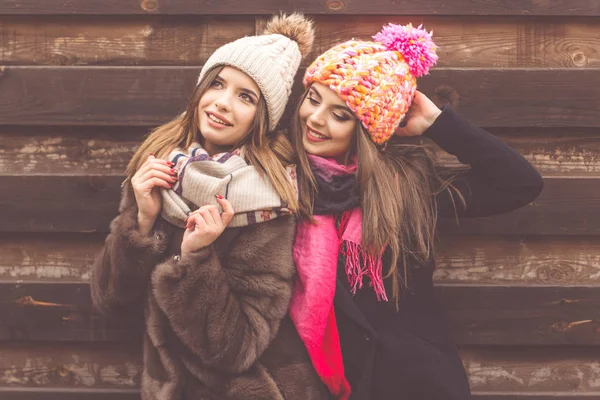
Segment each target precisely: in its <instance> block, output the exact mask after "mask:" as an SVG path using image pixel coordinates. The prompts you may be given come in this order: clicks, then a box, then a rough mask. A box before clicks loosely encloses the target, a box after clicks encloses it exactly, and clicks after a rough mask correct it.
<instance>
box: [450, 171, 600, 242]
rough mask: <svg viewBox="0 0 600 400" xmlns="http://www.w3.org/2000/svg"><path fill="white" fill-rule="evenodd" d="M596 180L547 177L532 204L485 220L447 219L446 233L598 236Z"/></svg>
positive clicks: (599, 204) (599, 219) (599, 209)
mask: <svg viewBox="0 0 600 400" xmlns="http://www.w3.org/2000/svg"><path fill="white" fill-rule="evenodd" d="M595 182H596V180H595V179H586V178H581V179H578V178H565V179H562V178H548V179H545V180H544V190H543V191H542V193H541V194H540V196H539V197H538V198H537V199H536V200H535V201H534V202H532V203H531V204H529V205H527V206H525V207H522V208H520V209H518V210H516V211H513V212H510V213H506V214H500V215H495V216H490V217H484V218H462V219H460V220H459V221H458V224H457V221H456V220H455V219H450V218H445V219H442V220H440V223H439V230H440V232H442V233H443V234H470V235H473V234H476V235H490V234H498V235H597V234H600V226H599V225H598V224H600V202H599V201H600V189H598V190H596V185H595Z"/></svg>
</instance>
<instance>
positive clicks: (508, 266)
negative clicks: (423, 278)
mask: <svg viewBox="0 0 600 400" xmlns="http://www.w3.org/2000/svg"><path fill="white" fill-rule="evenodd" d="M434 278H435V280H436V282H437V283H472V284H478V285H481V284H495V285H522V286H528V287H532V286H537V285H556V286H562V285H565V286H568V285H590V286H598V285H599V284H600V240H598V239H597V238H595V237H577V236H575V237H539V236H528V237H524V238H520V237H509V236H483V237H480V236H444V237H441V238H440V240H439V245H438V248H437V265H436V271H435V274H434Z"/></svg>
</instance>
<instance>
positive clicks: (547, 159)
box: [0, 128, 600, 178]
mask: <svg viewBox="0 0 600 400" xmlns="http://www.w3.org/2000/svg"><path fill="white" fill-rule="evenodd" d="M490 131H491V132H492V133H493V134H494V135H496V136H497V137H499V138H500V139H501V140H502V141H504V142H505V143H507V144H508V145H509V146H511V147H512V148H514V149H515V150H517V151H518V152H519V153H520V154H521V155H522V156H523V157H525V158H526V159H527V161H529V162H530V163H531V164H532V165H533V166H534V167H535V168H536V169H537V170H538V171H539V172H540V174H542V176H544V177H567V176H568V177H594V178H595V177H600V130H599V129H597V128H590V129H583V128H580V129H572V130H571V129H568V130H567V129H564V128H554V129H550V128H525V129H518V128H516V129H515V128H504V129H502V128H496V129H490ZM437 154H438V159H439V162H440V163H441V164H442V165H444V166H447V167H460V163H459V162H458V160H457V159H456V158H455V157H453V156H450V155H449V154H448V153H445V152H444V151H442V150H438V153H437ZM0 160H1V159H0ZM0 162H1V161H0Z"/></svg>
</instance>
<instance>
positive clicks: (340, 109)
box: [290, 24, 542, 400]
mask: <svg viewBox="0 0 600 400" xmlns="http://www.w3.org/2000/svg"><path fill="white" fill-rule="evenodd" d="M437 58H438V57H437V55H436V46H435V44H434V43H433V41H432V35H431V33H429V32H427V31H425V30H424V29H422V28H421V27H420V26H419V27H413V26H412V25H407V26H400V25H393V24H389V25H387V26H385V27H384V28H383V29H382V30H381V32H379V33H378V34H377V35H375V36H374V37H373V41H357V40H351V41H347V42H345V43H342V44H339V45H337V46H334V47H333V48H331V49H329V50H327V51H326V52H325V53H323V54H322V55H320V56H319V57H318V58H317V59H316V60H315V61H314V62H313V63H312V65H310V66H309V67H308V69H307V71H306V75H305V76H304V85H305V86H306V92H305V94H304V97H303V99H302V101H301V103H300V105H299V107H298V109H297V112H296V114H295V116H294V121H293V124H292V128H291V139H292V142H293V144H294V146H295V149H296V153H297V156H298V161H297V164H298V187H299V194H300V206H301V210H302V213H303V215H304V218H303V219H302V220H301V221H300V223H299V224H298V228H297V235H296V239H295V244H294V261H295V263H296V267H297V269H298V279H297V281H296V285H295V288H294V291H293V294H292V301H291V304H290V315H291V318H292V320H293V322H294V324H295V326H296V329H297V330H298V333H299V334H300V337H301V338H302V340H303V342H304V344H305V346H306V348H307V350H308V354H309V356H310V358H311V360H312V363H313V365H314V367H315V369H316V371H317V373H318V374H319V376H320V378H321V380H322V381H323V383H324V384H325V385H326V386H327V387H328V388H329V391H330V392H331V394H332V396H333V397H334V398H336V399H348V398H351V399H365V400H367V399H368V400H391V399H407V400H465V399H469V398H470V390H469V384H468V381H467V377H466V374H465V371H464V368H463V366H462V363H461V360H460V357H459V354H458V352H457V350H456V346H455V343H454V341H453V339H452V337H451V334H450V331H449V329H448V327H447V325H446V323H445V321H444V314H443V311H442V304H440V302H439V300H438V298H437V297H436V295H435V292H434V285H433V281H432V274H433V270H434V237H435V235H436V222H437V220H438V217H446V216H448V217H452V218H455V217H457V216H458V217H480V216H487V215H492V214H498V213H505V212H508V211H511V210H514V209H517V208H519V207H522V206H524V205H526V204H528V203H529V202H531V201H532V200H534V199H535V198H536V197H537V196H538V195H539V193H540V191H541V189H542V179H541V177H540V175H539V174H538V173H537V171H536V170H535V169H534V168H533V167H532V166H531V165H530V164H529V163H528V162H527V161H526V160H525V159H523V157H521V156H520V155H519V154H518V153H517V152H515V151H514V150H512V149H511V148H509V147H508V146H507V145H505V144H504V143H502V142H501V141H500V140H498V139H496V138H495V137H494V136H492V135H491V134H489V133H488V132H486V131H484V130H482V129H480V128H478V127H476V126H474V125H472V124H471V123H469V122H468V121H466V120H465V119H463V118H462V117H461V116H459V115H458V114H457V113H456V112H454V111H453V110H452V109H451V108H449V107H445V108H444V109H442V110H440V109H439V108H438V107H437V106H436V105H435V104H434V103H433V102H432V101H431V100H429V99H428V98H427V97H426V96H425V95H424V94H422V93H421V92H419V91H417V90H416V87H417V78H419V77H420V76H423V75H425V74H427V73H428V71H429V68H430V67H431V66H433V65H434V64H435V62H436V61H437ZM424 138H426V139H424ZM432 142H433V143H435V144H437V145H438V146H439V147H441V148H442V149H443V150H445V151H446V152H448V153H450V154H453V155H455V156H456V157H457V158H458V159H459V160H460V161H461V162H462V163H463V164H467V165H469V166H470V167H471V168H470V169H469V170H468V171H466V172H462V173H459V174H453V175H450V174H446V173H444V171H442V170H440V169H439V168H438V167H437V165H436V162H435V159H434V158H433V151H432V149H431V143H432Z"/></svg>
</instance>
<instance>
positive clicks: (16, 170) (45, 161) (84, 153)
mask: <svg viewBox="0 0 600 400" xmlns="http://www.w3.org/2000/svg"><path fill="white" fill-rule="evenodd" d="M149 131H150V129H149V128H145V127H136V126H129V127H124V128H115V127H88V126H86V127H60V128H54V127H23V126H21V127H19V126H10V127H0V171H2V173H3V174H5V175H20V174H29V175H38V174H42V175H80V176H81V175H121V174H123V173H124V172H125V168H126V167H127V164H128V163H129V160H130V159H131V157H132V156H133V153H134V151H135V149H136V148H137V146H138V145H139V144H140V143H141V142H142V140H143V138H144V135H145V134H147V133H148V132H149ZM599 141H600V137H599ZM451 163H452V161H451Z"/></svg>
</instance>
